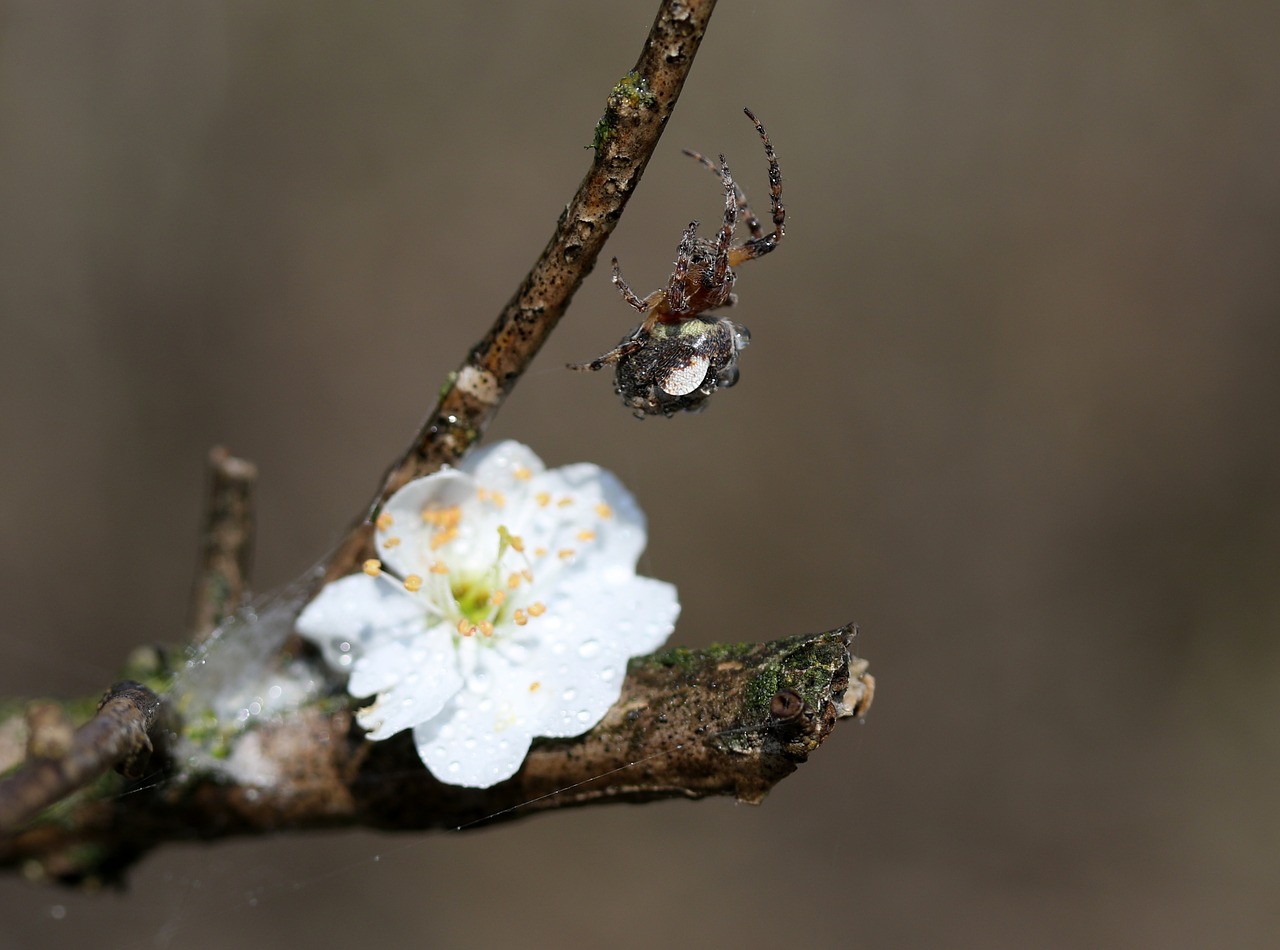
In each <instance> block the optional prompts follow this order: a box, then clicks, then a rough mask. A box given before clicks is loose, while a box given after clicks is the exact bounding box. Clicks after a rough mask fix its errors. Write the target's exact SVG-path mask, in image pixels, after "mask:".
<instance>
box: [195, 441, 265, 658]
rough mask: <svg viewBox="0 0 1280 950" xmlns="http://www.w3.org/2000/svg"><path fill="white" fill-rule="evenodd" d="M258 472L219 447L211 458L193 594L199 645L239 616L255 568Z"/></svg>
mask: <svg viewBox="0 0 1280 950" xmlns="http://www.w3.org/2000/svg"><path fill="white" fill-rule="evenodd" d="M257 479H258V470H257V468H256V467H255V466H254V465H253V463H251V462H246V461H244V460H243V459H238V458H235V457H234V456H232V455H231V453H229V452H228V451H227V450H226V449H224V448H222V447H221V446H218V447H216V448H214V449H212V450H211V451H210V452H209V498H208V501H207V503H206V506H205V520H204V530H203V532H202V539H201V546H200V566H199V568H198V569H197V571H196V582H195V589H194V590H193V591H192V593H191V621H190V629H191V636H192V642H193V643H200V642H202V641H203V640H204V639H205V638H206V637H208V636H209V634H211V633H212V632H213V631H214V630H215V629H217V627H218V625H219V624H220V623H222V622H223V621H224V620H226V619H227V618H228V617H230V616H231V615H232V614H233V613H235V612H236V608H238V607H239V606H240V600H241V598H242V597H243V596H244V593H245V589H246V588H247V587H248V584H249V567H250V565H251V564H252V562H253V527H254V524H253V487H254V483H255V482H256V481H257Z"/></svg>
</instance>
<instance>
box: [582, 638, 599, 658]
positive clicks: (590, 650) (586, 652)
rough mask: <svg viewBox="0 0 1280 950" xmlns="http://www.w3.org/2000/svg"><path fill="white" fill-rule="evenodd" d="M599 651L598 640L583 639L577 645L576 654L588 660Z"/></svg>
mask: <svg viewBox="0 0 1280 950" xmlns="http://www.w3.org/2000/svg"><path fill="white" fill-rule="evenodd" d="M599 652H600V641H599V640H584V641H583V642H582V645H581V646H580V647H578V656H580V657H582V658H583V659H584V660H589V659H591V657H593V656H596V655H597V654H598V653H599Z"/></svg>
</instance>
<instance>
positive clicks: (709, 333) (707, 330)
mask: <svg viewBox="0 0 1280 950" xmlns="http://www.w3.org/2000/svg"><path fill="white" fill-rule="evenodd" d="M633 339H635V335H634V334H633V335H632V336H631V337H628V339H627V340H624V341H623V342H624V343H626V342H628V341H630V340H633ZM750 339H751V334H750V333H749V332H748V330H747V328H746V327H744V326H742V325H741V324H738V323H735V322H733V321H732V320H729V319H728V318H726V317H716V316H696V317H689V318H686V319H684V320H680V321H678V322H675V323H658V324H656V325H655V326H654V327H653V329H652V330H650V331H648V339H647V340H645V341H643V342H644V345H643V346H641V347H640V348H639V349H637V350H636V351H635V352H633V353H630V354H629V355H627V356H624V357H622V358H621V359H619V360H618V363H617V367H616V370H615V373H614V389H615V390H616V392H617V393H618V395H619V396H621V397H622V402H623V404H624V405H626V406H627V407H628V408H630V409H631V410H633V411H634V412H635V414H636V416H638V417H640V418H644V417H645V416H657V415H662V416H671V415H674V414H675V413H677V412H681V411H684V412H698V411H700V410H701V409H703V408H704V407H705V403H706V400H707V398H708V397H710V396H711V395H712V393H714V392H715V391H716V390H717V389H719V388H724V387H728V386H732V385H733V384H734V383H736V382H737V381H738V353H739V352H740V351H741V350H742V348H743V347H744V346H746V345H747V343H748V342H749V341H750Z"/></svg>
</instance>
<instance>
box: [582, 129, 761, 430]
mask: <svg viewBox="0 0 1280 950" xmlns="http://www.w3.org/2000/svg"><path fill="white" fill-rule="evenodd" d="M743 111H744V112H746V114H747V118H749V119H750V120H751V121H752V122H753V123H755V127H756V131H757V132H759V133H760V139H761V141H762V142H764V153H765V156H766V157H767V158H768V159H769V210H770V211H771V212H772V215H773V230H772V231H771V232H770V233H768V234H765V233H764V230H763V229H762V228H761V227H760V219H759V218H757V217H756V216H755V215H754V214H752V212H751V208H750V206H749V205H748V204H747V196H746V195H745V194H744V193H743V191H742V189H741V188H740V187H738V185H737V183H736V182H734V180H733V177H732V176H731V175H730V174H729V164H728V162H726V161H725V159H724V156H723V155H721V156H720V164H719V166H717V165H716V164H715V163H714V162H712V161H711V160H710V159H708V158H706V157H705V156H703V155H699V154H698V153H697V152H690V151H686V152H685V154H686V155H689V156H691V157H692V158H694V159H696V160H697V161H699V162H701V163H702V164H703V165H705V166H707V167H708V168H710V169H711V170H712V171H713V172H715V173H716V174H718V175H719V176H720V177H721V180H722V181H723V182H724V222H723V223H722V224H721V226H720V233H719V234H718V235H717V236H716V239H715V240H714V241H711V240H708V239H706V238H700V237H698V222H697V221H692V222H690V224H689V226H688V227H687V228H685V231H684V235H683V236H682V237H681V238H680V245H679V247H678V248H677V249H676V267H675V271H674V272H673V273H672V274H671V279H670V280H669V281H667V286H666V288H665V289H663V290H655V291H654V292H653V293H651V294H649V296H647V297H645V298H644V299H641V298H640V297H637V296H636V295H635V293H634V292H632V290H631V288H630V287H629V286H627V282H626V281H625V280H623V279H622V272H621V271H620V270H619V268H618V259H617V258H616V257H615V258H614V259H613V282H614V284H615V285H616V286H617V288H618V291H619V292H620V293H621V294H622V298H623V299H624V300H625V301H626V302H627V303H629V304H631V306H633V307H635V308H636V309H637V310H639V311H640V312H641V313H643V314H644V315H645V318H644V322H643V323H641V324H640V326H638V327H636V328H635V329H634V330H633V331H632V332H631V333H629V334H628V335H627V337H626V338H625V339H624V340H623V341H622V342H621V343H619V344H618V345H617V346H616V347H614V348H613V349H612V350H610V351H609V352H608V353H605V354H604V355H603V356H600V357H597V358H596V359H594V360H592V361H591V362H589V363H579V364H570V367H571V368H572V369H579V370H599V369H603V368H604V367H605V366H614V367H615V370H614V389H615V390H616V391H617V393H618V395H620V396H621V397H622V402H623V404H624V405H626V406H627V407H628V408H630V409H632V410H633V411H634V413H635V415H636V416H637V417H639V418H641V419H643V418H644V417H645V416H656V415H664V416H671V415H673V414H674V413H677V412H679V411H681V410H687V411H689V412H697V411H698V410H700V409H702V408H704V406H705V404H706V400H707V398H708V397H709V396H710V395H711V394H712V393H714V392H715V391H716V389H718V388H720V387H727V386H732V385H733V384H734V383H735V382H737V381H738V352H739V351H740V350H741V349H742V348H743V347H744V346H746V345H747V342H748V341H749V340H750V338H751V335H750V334H749V333H748V332H747V328H746V327H744V326H742V325H741V324H739V323H735V322H733V321H732V320H730V319H728V318H727V317H722V316H717V315H715V314H711V313H708V311H710V310H714V309H716V308H717V307H729V306H732V305H733V304H734V303H736V302H737V297H736V296H735V295H734V293H733V283H734V281H735V280H736V279H737V275H736V274H734V272H733V268H735V267H737V266H738V265H739V264H741V263H742V262H743V261H749V260H752V259H753V258H756V257H762V256H764V255H765V254H768V253H769V252H770V251H772V250H773V249H774V248H775V247H777V246H778V243H779V242H780V241H781V240H782V237H783V235H784V234H785V233H786V232H785V228H784V227H783V223H784V221H785V219H786V212H785V209H784V208H783V207H782V173H781V172H780V171H779V169H778V159H777V156H776V155H774V154H773V145H772V144H771V143H770V142H769V136H768V134H767V133H766V132H765V130H764V126H762V125H761V124H760V120H759V119H757V118H756V117H755V116H754V115H753V114H752V112H751V110H750V109H744V110H743ZM740 214H741V215H742V216H744V217H745V219H746V225H747V230H749V231H750V232H751V239H750V240H748V241H746V242H745V243H743V244H734V243H733V232H734V229H735V228H736V227H737V224H738V216H739V215H740Z"/></svg>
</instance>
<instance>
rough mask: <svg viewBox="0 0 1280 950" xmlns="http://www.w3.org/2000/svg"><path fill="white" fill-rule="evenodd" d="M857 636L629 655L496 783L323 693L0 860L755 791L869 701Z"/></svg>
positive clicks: (57, 872)
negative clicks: (595, 708) (219, 759)
mask: <svg viewBox="0 0 1280 950" xmlns="http://www.w3.org/2000/svg"><path fill="white" fill-rule="evenodd" d="M853 636H854V630H853V628H852V627H843V628H840V629H838V630H833V631H830V632H827V633H819V634H812V635H806V636H798V637H790V638H787V639H784V640H779V641H776V642H773V643H766V644H754V645H753V644H743V645H736V646H725V647H713V648H710V649H707V650H702V651H692V650H683V649H678V650H671V651H667V652H665V653H660V654H656V655H654V656H650V657H642V658H639V659H636V660H633V661H632V662H631V664H630V667H629V669H628V672H627V678H626V682H625V684H624V687H623V692H622V696H621V698H620V699H619V700H618V702H617V703H616V704H614V706H613V707H612V708H611V709H610V711H609V712H608V714H606V716H605V718H604V719H603V720H602V721H601V722H600V723H599V724H598V725H597V726H596V727H595V728H594V729H592V730H591V731H590V732H588V733H586V734H585V735H582V736H579V737H577V738H574V739H557V740H540V741H538V742H535V744H534V747H533V749H532V750H531V752H530V753H529V756H528V758H527V759H526V760H525V763H524V765H523V766H522V767H521V769H520V771H519V772H518V773H517V774H516V775H515V776H513V777H512V778H510V779H508V780H507V781H505V782H502V783H501V784H499V785H496V786H494V787H492V788H486V789H470V788H460V787H457V786H451V785H445V784H442V783H440V782H438V781H436V780H435V779H434V778H432V776H431V774H430V773H429V772H427V770H426V769H424V768H423V767H422V763H421V762H420V761H419V760H418V757H417V753H416V752H415V751H414V749H413V746H412V743H411V741H410V738H409V735H408V733H402V734H400V735H399V736H396V737H394V738H392V739H390V740H387V741H385V742H379V743H373V742H368V741H366V740H365V739H364V738H363V735H362V733H361V731H360V730H359V729H358V728H355V727H354V726H353V721H352V716H351V713H350V712H349V711H347V710H346V709H338V710H332V709H330V710H326V709H324V708H322V707H321V706H314V707H311V708H307V709H304V710H301V711H299V712H298V713H297V714H295V715H290V716H287V717H284V718H281V719H279V720H277V721H274V722H267V723H263V724H260V725H258V726H256V727H254V728H250V729H247V730H246V731H244V732H243V733H241V734H240V735H239V736H238V737H236V739H235V740H234V742H233V743H232V747H231V748H230V749H229V751H228V753H227V755H226V758H225V762H226V767H225V770H216V771H202V772H190V773H183V772H181V771H175V772H173V773H172V774H170V775H169V776H167V777H164V776H156V775H151V776H148V777H147V778H146V780H145V782H141V783H137V785H136V790H132V791H130V794H124V795H122V794H119V793H120V792H121V791H123V790H127V789H128V786H126V785H117V784H116V783H104V784H102V785H100V786H99V787H98V788H97V789H95V790H94V791H93V792H92V794H86V795H84V796H83V797H82V798H81V799H80V800H79V801H73V802H70V803H67V805H66V807H64V808H62V809H61V810H60V811H59V813H58V814H57V815H56V816H49V815H47V816H45V817H44V818H43V819H42V820H40V821H38V822H36V823H34V824H30V825H28V826H27V827H25V828H23V829H21V830H18V831H15V832H13V833H11V834H8V835H6V836H3V837H0V865H3V866H9V867H13V866H21V867H22V868H23V869H24V871H25V873H27V874H28V875H29V876H33V877H43V878H47V879H58V880H63V881H78V880H84V879H86V878H93V879H100V880H111V879H113V878H116V877H118V876H119V875H120V874H121V873H122V872H123V871H124V870H125V869H127V868H128V866H129V865H130V864H132V863H133V862H134V861H136V860H137V858H138V857H139V856H141V855H142V854H143V853H145V852H146V851H147V850H149V849H151V848H153V847H156V846H158V845H160V844H162V843H163V842H166V841H172V840H181V839H191V838H199V839H217V838H225V837H230V836H236V835H248V834H261V833H267V832H276V831H281V830H289V829H292V830H304V829H314V828H334V827H357V826H365V827H374V828H382V829H395V830H409V829H424V828H450V829H456V828H467V827H475V826H477V825H480V824H488V823H490V822H494V821H499V820H506V819H510V818H514V817H518V816H521V815H525V814H529V813H532V812H535V811H543V810H547V809H552V808H566V807H572V806H579V805H589V804H602V803H607V802H619V801H629V802H636V801H648V800H651V799H658V798H672V797H683V798H703V797H706V796H710V795H733V796H735V797H737V798H738V799H739V800H741V801H744V802H752V803H758V802H759V801H761V800H762V799H763V798H764V796H765V795H766V794H767V793H768V791H769V789H770V788H772V787H773V785H774V784H776V783H777V782H778V781H779V780H781V779H782V778H784V777H785V776H787V775H789V774H790V773H791V772H793V771H794V770H795V769H796V767H797V765H798V764H799V763H801V762H803V761H804V760H805V758H806V757H807V756H808V754H809V753H810V752H812V751H813V750H814V749H816V748H817V747H818V746H819V745H821V744H822V742H823V741H824V740H825V739H826V738H827V736H828V735H830V733H831V730H832V728H833V727H834V725H835V723H836V721H837V720H838V719H840V718H844V717H849V716H861V715H863V714H864V713H865V712H866V711H867V708H868V707H869V706H870V703H871V696H872V692H873V689H874V680H873V679H872V678H871V676H870V675H869V674H867V672H866V668H867V664H866V662H865V661H863V660H859V659H857V658H856V657H854V656H852V655H851V654H850V652H849V646H850V642H851V640H852V638H853ZM241 757H243V759H242V758H241ZM247 760H251V761H252V762H253V763H254V765H253V771H254V773H255V774H257V775H259V776H261V775H263V774H264V772H265V773H270V772H271V771H272V769H274V774H272V776H271V780H270V781H269V782H265V783H262V784H258V783H248V782H243V781H237V780H236V778H235V775H236V773H237V769H238V768H239V764H240V762H241V761H247ZM158 778H159V779H161V780H157V779H158Z"/></svg>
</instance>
